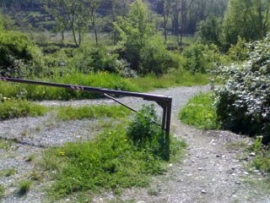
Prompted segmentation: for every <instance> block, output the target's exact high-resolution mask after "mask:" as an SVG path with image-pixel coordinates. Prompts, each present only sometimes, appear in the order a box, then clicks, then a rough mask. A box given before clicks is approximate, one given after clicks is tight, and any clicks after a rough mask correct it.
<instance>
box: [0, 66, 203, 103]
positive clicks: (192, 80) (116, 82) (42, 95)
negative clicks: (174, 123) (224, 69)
mask: <svg viewBox="0 0 270 203" xmlns="http://www.w3.org/2000/svg"><path fill="white" fill-rule="evenodd" d="M33 80H42V81H46V82H56V83H62V84H77V85H83V86H91V87H102V88H108V89H116V90H125V91H132V92H145V91H150V90H153V89H155V88H167V87H171V86H180V85H185V86H191V85H201V84H206V83H208V76H207V75H204V74H196V75H192V74H190V73H188V72H186V71H182V70H175V71H173V72H172V73H169V74H167V75H164V76H162V77H160V78H157V77H155V76H151V75H150V76H146V77H142V78H122V77H120V76H118V75H115V74H109V73H106V72H100V73H95V74H87V75H86V74H81V73H73V74H67V75H64V76H62V77H60V76H53V77H51V78H34V79H33ZM0 95H3V96H5V97H9V98H14V97H16V98H26V99H29V100H69V99H93V98H100V97H102V95H101V94H98V93H90V92H84V91H74V90H70V89H65V88H56V87H46V86H41V85H27V84H18V83H8V82H1V81H0Z"/></svg>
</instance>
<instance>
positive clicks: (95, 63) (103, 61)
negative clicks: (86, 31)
mask: <svg viewBox="0 0 270 203" xmlns="http://www.w3.org/2000/svg"><path fill="white" fill-rule="evenodd" d="M72 66H74V67H76V70H78V71H79V72H81V73H91V72H104V71H107V72H109V73H118V72H119V64H118V55H117V54H114V53H112V52H109V50H107V49H106V48H105V47H103V46H99V47H91V46H90V47H89V45H85V46H84V45H82V46H80V48H78V49H77V50H75V52H74V57H73V59H72Z"/></svg>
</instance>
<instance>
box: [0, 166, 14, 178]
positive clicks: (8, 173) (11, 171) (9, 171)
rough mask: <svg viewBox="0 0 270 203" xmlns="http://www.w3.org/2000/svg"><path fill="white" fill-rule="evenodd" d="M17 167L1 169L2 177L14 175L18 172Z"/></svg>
mask: <svg viewBox="0 0 270 203" xmlns="http://www.w3.org/2000/svg"><path fill="white" fill-rule="evenodd" d="M16 172H17V171H16V169H14V168H12V169H6V170H1V171H0V177H9V176H12V175H15V174H16Z"/></svg>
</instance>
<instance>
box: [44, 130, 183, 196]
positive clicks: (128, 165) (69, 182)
mask: <svg viewBox="0 0 270 203" xmlns="http://www.w3.org/2000/svg"><path fill="white" fill-rule="evenodd" d="M179 145H181V146H179ZM183 146H185V145H184V144H183V143H180V144H178V149H179V150H182V149H183ZM46 153H47V159H46V163H45V164H44V165H45V166H46V168H47V169H49V170H54V171H56V173H55V174H54V175H53V179H55V183H54V185H53V187H52V188H51V189H50V195H51V196H53V197H58V198H61V197H63V196H66V195H69V194H71V193H74V192H86V191H91V192H93V193H98V192H100V191H102V190H104V189H105V190H113V191H119V190H121V189H122V188H130V187H145V186H148V185H149V183H150V180H151V176H152V175H158V174H162V173H163V172H164V170H165V168H164V163H165V162H164V161H161V160H159V159H156V158H155V157H154V156H153V155H151V154H149V153H146V152H145V151H144V150H138V149H136V148H134V146H133V145H132V144H131V143H130V142H129V141H128V139H127V137H126V135H125V132H124V131H123V129H116V130H113V131H109V132H107V133H104V134H102V135H100V136H98V137H97V138H96V139H95V140H94V141H93V142H86V143H68V144H65V145H64V146H63V147H60V148H57V149H49V150H48V151H47V152H46ZM48 157H50V158H49V159H48ZM52 160H53V161H52Z"/></svg>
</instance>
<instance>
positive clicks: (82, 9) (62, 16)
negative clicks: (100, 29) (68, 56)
mask: <svg viewBox="0 0 270 203" xmlns="http://www.w3.org/2000/svg"><path fill="white" fill-rule="evenodd" d="M99 2H100V0H74V1H69V0H46V4H45V10H46V11H47V12H49V13H50V14H52V15H53V16H54V18H55V20H56V29H57V31H60V32H61V33H62V39H63V38H64V31H65V30H67V29H70V30H71V31H72V35H73V40H74V43H75V45H76V46H80V45H81V42H82V38H83V34H84V33H85V32H86V31H87V30H88V29H89V25H90V24H91V26H92V27H93V29H94V32H95V38H96V43H98V40H97V29H96V11H97V9H98V7H99Z"/></svg>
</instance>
